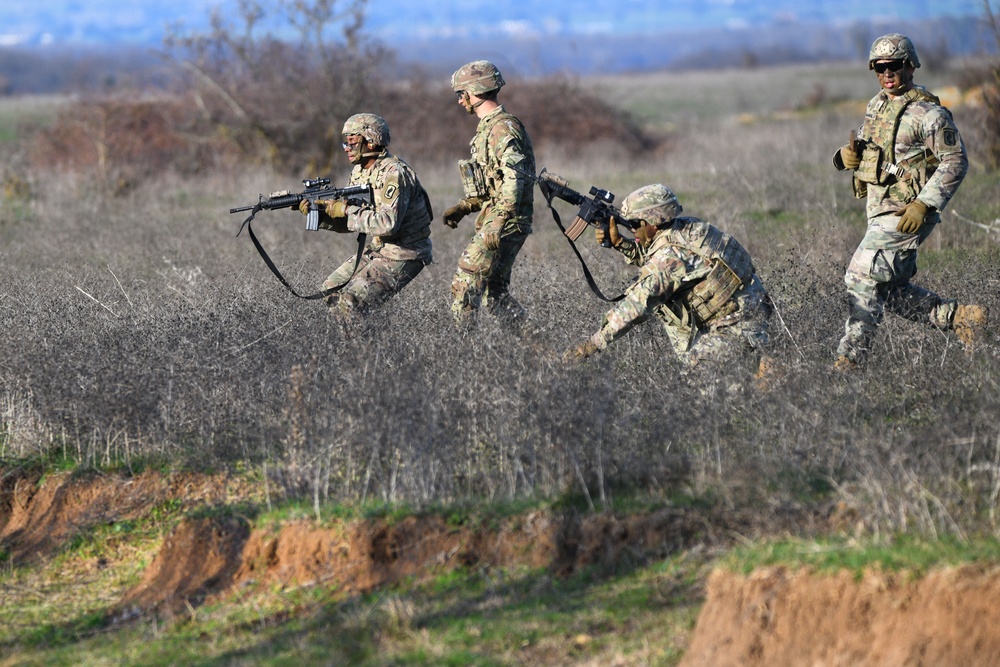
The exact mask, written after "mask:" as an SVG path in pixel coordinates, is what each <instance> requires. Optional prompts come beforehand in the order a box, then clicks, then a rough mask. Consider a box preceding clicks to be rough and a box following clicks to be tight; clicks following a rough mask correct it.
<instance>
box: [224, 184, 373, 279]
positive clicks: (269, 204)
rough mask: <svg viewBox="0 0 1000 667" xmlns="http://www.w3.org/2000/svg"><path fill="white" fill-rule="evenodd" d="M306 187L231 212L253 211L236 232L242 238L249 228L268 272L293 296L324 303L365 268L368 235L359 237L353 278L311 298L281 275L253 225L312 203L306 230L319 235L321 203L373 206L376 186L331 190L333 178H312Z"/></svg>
mask: <svg viewBox="0 0 1000 667" xmlns="http://www.w3.org/2000/svg"><path fill="white" fill-rule="evenodd" d="M302 185H304V186H305V190H303V191H302V192H296V193H291V192H289V191H288V190H282V191H281V192H272V193H271V194H270V195H268V196H267V197H265V196H264V195H263V194H260V195H258V199H257V203H256V204H253V205H251V206H240V207H238V208H231V209H229V213H230V214H233V213H239V212H241V211H250V215H248V216H247V219H246V220H244V221H243V224H242V225H241V226H240V231H238V232H236V235H237V236H239V235H240V234H241V233H243V228H244V227H246V229H247V231H248V232H249V234H250V240H251V241H253V244H254V247H256V248H257V252H258V253H259V254H260V257H261V259H263V260H264V263H265V264H267V268H269V269H271V273H273V274H274V275H275V277H276V278H277V279H278V280H280V281H281V284H282V285H284V286H285V287H286V288H287V289H288V291H289V292H291V293H292V294H294V295H295V296H297V297H299V298H301V299H322V298H325V297H327V296H329V295H331V294H333V293H334V292H337V291H339V290H340V289H341V288H342V287H344V286H345V285H347V283H348V282H350V279H351V277H353V276H354V273H355V272H356V271H357V270H358V266H359V265H360V264H361V254H362V253H363V252H364V249H365V241H366V239H367V235H366V234H365V233H363V232H362V233H360V234H358V252H357V256H356V257H355V258H354V271H352V272H351V277H349V278H348V279H347V280H345V281H344V282H343V283H341V284H340V285H337V286H336V287H330V288H327V289H324V290H322V291H320V292H317V293H316V294H312V295H310V296H302V295H301V294H299V293H298V292H296V291H295V290H294V289H293V288H292V286H291V285H290V284H289V283H288V281H287V280H285V277H284V276H283V275H281V271H279V270H278V267H277V266H275V265H274V262H272V261H271V258H270V257H268V255H267V252H266V251H265V250H264V246H262V245H261V244H260V241H258V240H257V237H256V236H255V235H254V233H253V227H252V226H251V225H250V221H251V220H253V218H254V216H255V215H257V214H258V213H260V212H261V211H274V210H277V209H280V208H298V206H299V204H301V203H302V202H303V201H308V202H309V212H308V213H307V214H306V229H307V230H308V231H312V232H314V231H316V230H317V229H319V205H318V204H317V203H316V202H318V201H319V200H321V199H345V200H347V201H349V202H352V203H367V204H370V203H372V186H371V185H348V186H347V187H346V188H334V187H330V179H329V178H312V179H306V180H304V181H302Z"/></svg>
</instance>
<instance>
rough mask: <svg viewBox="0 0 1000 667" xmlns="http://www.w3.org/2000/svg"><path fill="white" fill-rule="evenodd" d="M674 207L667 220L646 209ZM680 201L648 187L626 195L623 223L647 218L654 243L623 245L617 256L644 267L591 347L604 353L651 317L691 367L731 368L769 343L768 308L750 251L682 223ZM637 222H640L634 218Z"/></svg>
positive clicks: (704, 226)
mask: <svg viewBox="0 0 1000 667" xmlns="http://www.w3.org/2000/svg"><path fill="white" fill-rule="evenodd" d="M664 194H666V196H667V197H669V199H670V200H671V201H672V202H673V203H672V206H671V208H670V214H669V215H667V216H666V218H665V219H664V218H660V219H658V220H657V219H653V218H652V216H651V215H650V214H649V212H648V211H646V212H644V211H643V208H644V205H647V204H648V203H656V202H661V203H662V201H663V195H664ZM680 211H681V207H680V204H679V203H678V202H677V200H676V197H674V196H673V193H671V192H670V191H669V190H667V189H666V188H664V187H663V186H646V187H644V188H640V189H639V190H637V191H636V192H634V193H632V194H631V195H629V196H628V197H627V198H626V199H625V202H624V204H623V207H622V215H623V216H625V217H627V218H633V217H638V216H642V219H644V220H646V221H647V222H648V223H649V224H651V225H656V226H657V227H659V229H658V230H655V231H651V232H650V233H651V234H655V235H654V236H652V239H651V240H650V241H649V243H648V245H646V246H645V247H644V245H643V244H642V243H639V242H636V241H633V240H630V239H624V238H623V239H621V240H620V241H619V242H618V243H617V245H615V249H616V250H618V251H619V252H621V253H622V255H624V256H625V259H626V261H627V262H628V263H630V264H635V265H637V266H640V267H642V268H641V270H640V272H639V276H638V277H637V278H636V280H635V282H634V283H633V284H632V285H631V286H630V287H629V288H628V289H627V290H626V291H625V298H624V299H623V300H622V301H620V302H618V303H617V304H616V305H615V306H614V307H613V308H612V309H611V310H609V311H608V312H607V314H605V316H604V318H603V320H602V322H601V328H600V330H598V331H597V332H596V333H595V334H594V335H593V336H591V338H590V344H592V345H593V347H594V348H595V349H596V350H597V351H602V350H604V349H606V348H607V346H608V345H609V344H610V343H611V342H612V341H614V340H617V339H618V338H621V337H622V336H624V335H625V334H626V333H628V331H629V330H630V329H631V328H632V327H634V326H635V325H636V324H639V323H640V322H644V321H645V320H647V319H648V318H649V317H650V316H651V315H653V316H656V317H657V318H658V319H659V320H660V321H661V322H662V323H663V327H664V329H665V330H666V333H667V337H668V338H669V339H670V343H671V345H672V346H673V349H674V352H676V353H677V355H678V356H679V357H680V358H681V359H682V360H684V361H686V362H687V363H688V364H689V365H692V366H693V365H696V364H697V363H698V362H700V361H705V360H708V361H715V362H727V361H730V360H732V359H734V358H737V357H738V356H740V355H742V354H744V353H746V352H749V351H758V352H759V351H761V350H762V349H763V348H764V346H766V345H767V342H768V333H767V330H768V318H769V317H770V314H771V306H770V303H769V301H768V298H767V292H766V291H765V290H764V285H763V283H762V282H761V279H760V278H759V277H758V276H757V274H756V273H755V272H754V268H753V263H752V261H751V259H750V256H749V254H747V252H746V250H744V249H743V247H742V246H741V245H740V244H739V243H738V242H737V241H736V239H734V238H733V237H732V236H730V235H729V234H726V233H725V232H722V231H721V230H719V229H718V228H717V227H715V226H713V225H711V224H709V223H707V222H705V221H703V220H700V219H698V218H694V217H687V216H684V217H678V216H676V213H679V212H680ZM637 214H638V215H637Z"/></svg>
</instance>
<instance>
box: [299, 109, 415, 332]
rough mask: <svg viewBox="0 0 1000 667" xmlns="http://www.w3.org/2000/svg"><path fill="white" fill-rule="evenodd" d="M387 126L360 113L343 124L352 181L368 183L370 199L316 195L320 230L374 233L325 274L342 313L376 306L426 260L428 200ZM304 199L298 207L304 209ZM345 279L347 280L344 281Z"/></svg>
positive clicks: (333, 305)
mask: <svg viewBox="0 0 1000 667" xmlns="http://www.w3.org/2000/svg"><path fill="white" fill-rule="evenodd" d="M389 139H390V136H389V126H388V124H386V122H385V120H383V119H382V118H381V117H380V116H376V115H375V114H371V113H359V114H355V115H353V116H351V117H350V118H348V119H347V122H345V123H344V131H343V147H344V153H345V154H346V155H347V159H348V160H349V161H350V163H351V164H353V165H354V169H353V171H352V172H351V183H350V184H351V185H366V184H370V185H371V187H372V195H373V197H372V203H371V204H362V205H358V204H354V203H348V202H345V201H343V200H339V199H331V200H320V201H318V202H317V204H318V205H319V207H320V212H321V215H320V223H319V226H320V228H321V229H328V230H332V231H335V232H341V233H347V232H357V233H364V234H370V235H372V236H374V239H373V240H372V241H371V243H369V244H368V247H367V248H366V249H365V251H364V254H363V256H362V257H361V261H360V263H359V264H358V266H357V270H355V257H354V256H351V257H350V258H349V259H348V260H347V261H345V262H344V263H343V264H341V265H340V267H339V268H338V269H337V270H336V271H334V272H333V273H331V274H330V277H329V278H327V279H326V281H325V282H324V283H323V289H333V288H336V287H337V286H340V285H342V286H343V287H342V288H340V289H338V290H337V291H335V292H333V293H332V294H330V295H329V296H327V297H326V302H327V305H328V306H330V308H331V310H333V311H334V312H336V313H337V314H338V315H341V316H349V315H351V314H354V313H357V312H359V311H363V310H364V309H366V308H368V307H371V306H374V305H377V304H379V303H381V302H383V301H385V300H386V299H388V298H389V297H391V296H392V295H393V294H395V293H396V292H399V291H400V290H401V289H403V288H404V287H406V285H408V284H409V283H410V281H411V280H413V279H414V278H415V277H416V276H417V274H418V273H420V272H421V271H422V270H423V268H424V266H425V265H426V264H430V263H431V259H432V258H431V218H432V216H433V213H432V212H431V203H430V200H429V199H428V197H427V192H426V191H425V190H424V188H423V186H421V185H420V181H418V180H417V176H416V174H415V173H414V172H413V169H412V168H411V167H410V165H408V164H406V163H405V162H403V160H401V159H399V158H398V157H396V156H395V155H393V154H391V153H390V152H389V151H388V150H387V149H386V147H387V146H388V145H389ZM308 205H309V202H308V201H306V200H303V202H302V204H301V206H300V207H299V210H301V211H302V212H303V213H308V210H309V209H308ZM345 283H346V284H345Z"/></svg>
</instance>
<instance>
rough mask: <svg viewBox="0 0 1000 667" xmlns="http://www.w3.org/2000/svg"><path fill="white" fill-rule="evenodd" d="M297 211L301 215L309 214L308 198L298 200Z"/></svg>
mask: <svg viewBox="0 0 1000 667" xmlns="http://www.w3.org/2000/svg"><path fill="white" fill-rule="evenodd" d="M299 213H301V214H302V215H309V200H308V199H303V200H302V201H300V202H299Z"/></svg>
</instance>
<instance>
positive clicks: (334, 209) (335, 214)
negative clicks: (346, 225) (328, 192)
mask: <svg viewBox="0 0 1000 667" xmlns="http://www.w3.org/2000/svg"><path fill="white" fill-rule="evenodd" d="M316 205H317V206H319V207H320V209H322V210H323V211H324V212H325V213H326V214H327V215H328V216H330V217H331V218H346V217H347V202H346V201H344V200H343V199H317V200H316Z"/></svg>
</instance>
